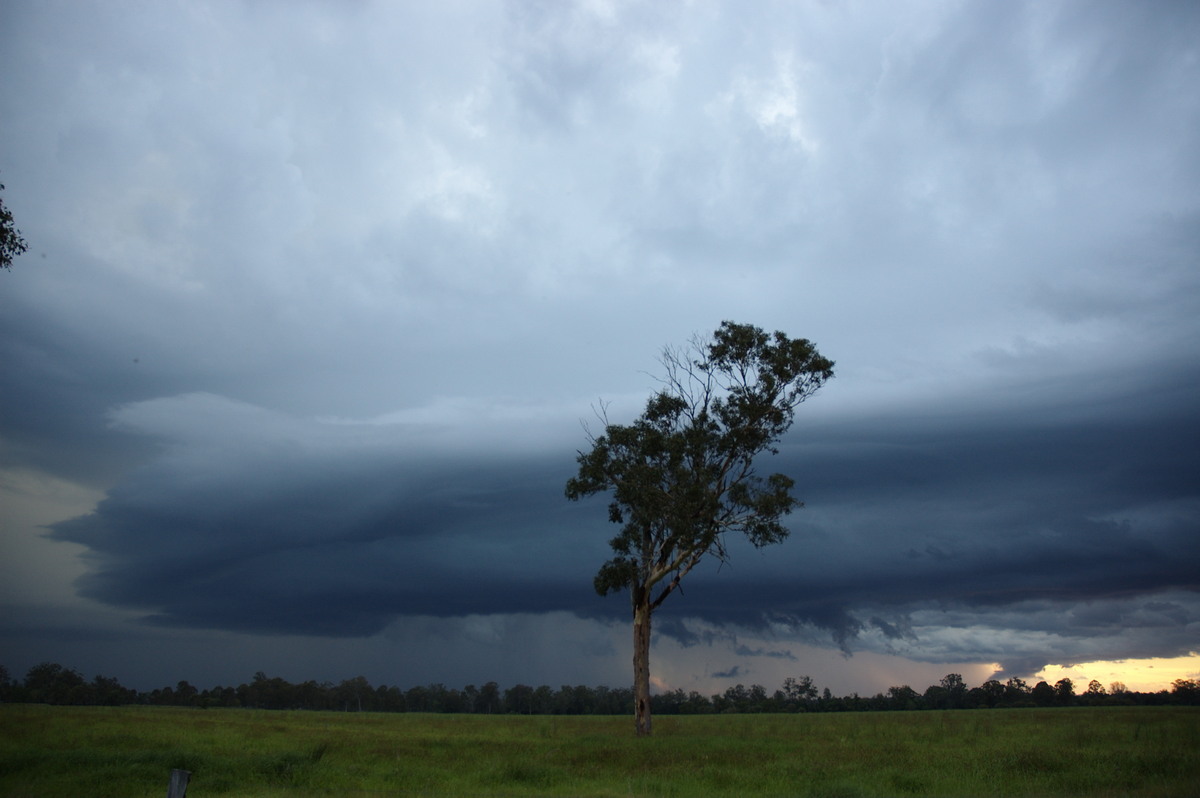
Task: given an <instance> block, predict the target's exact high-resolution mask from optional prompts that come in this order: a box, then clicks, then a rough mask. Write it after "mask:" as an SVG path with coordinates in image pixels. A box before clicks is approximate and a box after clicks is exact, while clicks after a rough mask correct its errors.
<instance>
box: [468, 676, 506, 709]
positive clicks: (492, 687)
mask: <svg viewBox="0 0 1200 798" xmlns="http://www.w3.org/2000/svg"><path fill="white" fill-rule="evenodd" d="M476 706H477V707H478V708H477V709H476V710H475V711H476V712H484V713H487V714H489V715H490V714H492V713H493V712H502V711H504V705H503V702H502V699H501V698H500V685H498V684H496V683H495V682H488V683H487V684H485V685H484V686H483V687H481V688H480V689H479V699H478V704H477V705H476Z"/></svg>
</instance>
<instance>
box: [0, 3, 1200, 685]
mask: <svg viewBox="0 0 1200 798" xmlns="http://www.w3.org/2000/svg"><path fill="white" fill-rule="evenodd" d="M0 30H2V31H3V32H2V33H0V68H3V70H4V72H5V74H6V75H9V76H11V77H10V79H9V80H7V81H6V82H5V85H4V87H3V88H0V142H3V143H2V144H0V182H3V183H4V184H5V185H6V190H5V193H4V197H3V198H4V201H5V204H6V207H9V208H10V209H11V210H12V211H13V212H14V214H15V216H16V219H17V222H18V225H19V226H20V228H21V229H22V232H23V234H24V236H25V238H26V239H27V240H28V241H29V243H30V247H31V249H30V252H29V253H28V254H27V255H25V256H23V257H21V258H19V259H18V260H17V261H16V262H15V263H14V265H13V268H12V270H11V271H10V272H8V273H5V274H0V468H2V469H3V476H4V480H5V483H4V487H5V500H4V501H5V507H6V510H5V511H4V512H6V514H8V515H10V516H11V519H12V520H10V521H9V522H6V524H5V526H6V534H5V538H6V541H5V544H4V545H5V548H6V552H5V553H6V557H5V559H6V560H7V561H8V563H9V565H7V566H6V568H7V569H8V570H9V571H11V576H12V577H13V579H14V580H15V581H13V582H12V584H14V585H26V586H28V585H29V584H32V583H33V582H34V581H36V580H37V579H38V576H37V574H38V573H41V572H42V571H43V570H44V572H45V574H46V577H45V580H44V581H45V582H46V583H47V584H54V585H58V587H57V588H55V589H57V590H60V591H61V595H59V596H57V597H56V598H54V599H52V600H50V599H47V598H46V597H45V596H44V595H37V596H35V595H34V591H32V590H31V589H29V588H28V587H14V588H12V589H10V590H8V591H7V592H6V593H5V595H4V604H5V606H6V607H7V608H8V610H9V615H10V618H13V619H16V620H12V621H10V622H9V623H8V626H7V627H5V628H6V630H7V631H6V632H5V634H6V636H7V637H8V638H9V642H10V644H12V645H14V646H15V649H14V650H17V651H18V652H19V654H18V655H17V656H18V657H26V658H29V659H33V660H41V659H47V658H55V657H57V658H66V657H68V656H69V655H70V654H71V652H72V650H73V649H72V648H71V644H70V642H69V641H70V640H71V639H72V637H73V635H74V636H75V637H76V638H78V639H79V640H83V639H84V637H85V635H83V629H84V626H85V625H86V624H84V623H83V622H82V621H79V620H78V617H79V616H78V615H77V614H75V613H79V612H84V611H85V610H84V609H82V608H86V612H87V613H92V614H94V617H102V618H107V619H108V620H106V621H104V622H103V623H102V624H101V625H103V626H104V628H105V629H106V630H107V631H105V632H104V634H107V635H111V639H113V640H120V639H133V637H134V636H139V637H138V639H150V638H153V639H156V640H160V641H163V640H171V641H175V642H173V643H171V645H173V646H176V649H175V650H178V651H182V650H184V648H183V647H184V646H188V645H198V644H196V643H194V641H198V640H212V639H216V638H213V637H212V636H213V635H218V636H219V635H233V636H240V637H238V638H237V639H239V640H243V641H247V642H246V643H245V645H246V646H248V647H249V646H256V645H258V643H255V642H251V641H257V640H260V639H263V638H269V639H276V640H279V641H281V642H280V646H281V650H282V649H283V648H286V649H287V650H288V651H289V652H290V653H289V656H292V658H293V659H296V658H299V659H300V660H303V658H304V657H305V656H311V658H312V660H311V661H312V662H314V663H315V662H318V661H320V662H331V661H333V660H332V659H330V657H329V655H328V654H327V653H321V652H328V651H329V650H330V649H329V648H328V646H330V645H333V644H337V645H343V646H359V647H360V648H355V649H354V651H356V652H358V656H361V657H362V659H363V660H364V661H366V660H369V659H370V658H371V657H372V656H378V659H379V660H381V661H382V660H383V659H384V656H383V655H382V654H379V653H378V652H381V651H383V650H384V648H381V647H383V646H387V645H391V644H392V642H394V641H397V640H402V641H404V645H405V646H406V647H407V648H406V650H411V652H413V653H411V654H406V656H410V657H411V658H412V659H411V661H407V662H408V665H406V667H409V668H410V671H409V672H410V673H413V674H416V673H424V671H419V669H417V666H416V664H415V663H416V662H417V659H418V658H419V655H418V653H416V652H418V650H420V649H421V648H422V646H423V645H424V643H423V641H425V642H427V641H428V640H429V639H430V638H431V636H433V637H436V638H437V639H438V640H439V641H440V642H439V643H438V644H437V645H436V646H432V647H429V648H430V650H432V649H437V648H440V649H442V650H444V652H446V653H445V657H446V658H447V659H443V660H438V662H440V663H444V662H446V661H449V659H452V658H453V659H455V660H456V661H458V660H462V659H463V657H464V656H466V655H464V652H470V651H472V650H474V649H472V646H482V648H480V649H478V650H480V651H486V652H487V654H486V656H487V657H490V658H491V660H490V661H491V662H494V663H496V665H495V667H496V668H498V669H500V671H501V672H498V673H497V674H496V675H494V676H488V677H486V678H500V679H505V678H507V679H509V680H510V681H519V680H530V679H534V678H544V679H546V680H547V681H553V680H555V679H561V680H562V681H581V680H584V678H583V677H582V676H581V677H579V678H576V676H575V675H574V674H577V673H586V674H588V675H589V677H591V676H595V674H596V673H597V672H598V671H589V670H587V668H588V667H589V666H587V665H585V664H583V662H584V657H583V655H582V654H581V655H579V656H576V655H574V654H565V653H564V654H560V655H556V654H554V653H553V652H554V651H555V647H554V644H553V641H554V640H555V639H556V635H561V639H563V640H571V641H575V643H574V645H575V646H576V648H577V649H578V650H579V651H584V650H585V649H586V650H587V651H589V652H591V653H592V654H593V655H594V657H596V658H614V661H621V657H623V654H622V653H621V652H620V651H619V649H616V648H614V643H613V642H612V641H613V635H614V634H616V635H617V638H616V639H617V640H618V643H617V645H619V641H620V639H622V638H621V637H620V635H623V634H624V632H623V631H622V625H623V622H624V621H625V620H626V619H627V615H628V612H629V610H628V605H627V603H626V602H625V600H623V599H620V598H615V597H609V598H607V599H604V598H601V597H599V596H597V595H595V593H594V591H593V590H592V587H591V579H592V576H593V575H594V573H595V570H596V568H597V567H598V566H599V564H600V563H601V562H603V560H604V559H606V557H607V540H608V539H609V537H611V535H612V534H613V530H611V529H609V528H608V527H609V525H608V524H607V523H606V515H605V512H604V502H603V500H596V501H585V502H581V503H578V504H574V503H569V502H567V501H566V500H565V499H564V497H563V485H564V483H565V481H566V480H567V479H568V478H569V477H570V476H571V475H572V473H573V468H574V465H575V462H574V459H575V452H576V450H577V449H579V448H581V447H583V446H585V445H586V442H587V437H586V434H585V432H584V429H583V428H582V427H581V421H582V422H583V423H584V424H591V425H592V427H593V428H594V427H595V426H596V424H597V423H598V422H597V420H596V417H595V415H594V408H597V407H600V406H602V405H603V406H606V407H607V413H608V415H609V417H610V418H612V419H613V420H616V421H623V420H627V419H629V418H632V417H633V415H635V414H636V413H637V412H638V411H639V410H640V407H641V404H642V402H644V400H645V398H646V397H647V396H648V395H649V394H650V392H652V391H653V390H655V389H656V388H657V386H658V383H657V382H656V379H655V374H656V373H657V370H658V364H657V361H656V359H655V358H656V355H657V354H658V352H659V351H660V349H661V347H662V346H664V345H673V344H681V343H684V342H685V341H686V340H687V339H688V338H689V337H690V336H692V335H693V334H695V333H701V334H703V333H705V332H707V331H710V330H712V329H714V328H715V327H716V325H717V324H718V323H719V322H720V321H722V320H723V319H732V320H734V321H738V322H747V323H752V324H757V325H759V326H762V327H764V328H767V329H780V330H783V331H784V332H786V333H788V334H789V335H792V336H796V337H807V338H810V339H812V340H813V341H814V342H815V343H816V344H817V345H818V347H819V348H820V350H821V352H822V354H824V355H826V356H828V357H830V358H832V359H834V360H835V361H836V362H837V377H836V379H834V380H833V381H832V382H831V383H830V384H829V385H828V386H826V387H825V388H824V389H823V390H822V392H821V393H819V394H818V395H817V396H815V397H814V398H813V399H811V400H810V401H809V402H808V403H807V404H805V405H804V406H802V407H801V408H800V409H799V412H798V415H797V423H796V426H795V427H794V428H793V430H792V431H791V433H790V434H789V436H788V437H787V438H786V440H785V441H784V442H783V445H782V447H781V452H780V453H779V455H777V456H776V457H774V458H772V459H770V460H769V461H766V462H764V463H763V464H762V468H763V469H764V470H765V469H770V470H778V471H782V472H784V473H787V474H789V475H791V476H793V477H794V478H795V479H796V482H797V491H796V492H797V495H798V497H799V498H801V499H802V500H803V501H804V502H805V504H806V506H805V508H804V509H802V510H798V511H797V512H796V513H795V514H794V515H792V516H791V517H790V518H789V524H790V527H791V529H792V535H791V538H790V539H789V540H788V541H787V542H786V543H785V544H784V545H782V546H778V547H772V548H771V549H768V550H763V551H756V550H754V549H753V548H750V547H749V546H744V545H738V544H736V543H735V544H734V545H733V546H732V554H733V556H732V559H731V561H730V563H728V564H727V565H725V566H723V567H717V565H716V564H710V566H709V567H706V568H703V569H700V570H698V571H697V572H695V573H694V574H692V575H691V576H689V579H688V580H687V582H685V584H684V588H683V592H682V594H681V595H678V596H673V597H672V599H671V601H670V602H668V603H667V604H666V605H664V608H663V611H662V613H661V615H660V617H659V618H658V619H657V620H656V623H657V624H658V625H657V627H656V631H657V632H658V635H659V638H658V642H657V643H656V645H658V646H659V650H658V653H657V654H656V657H658V659H656V660H655V662H656V663H659V662H661V663H662V665H663V673H664V674H667V677H666V678H669V679H676V680H677V682H676V683H678V680H679V679H683V678H684V675H686V673H695V674H703V675H704V677H705V678H718V677H720V678H728V679H733V678H735V677H736V678H754V677H755V673H756V669H762V668H764V667H766V664H767V663H770V664H771V666H772V667H787V668H791V669H792V670H793V671H795V672H797V673H800V672H804V671H805V668H806V660H805V657H806V656H808V654H806V653H805V652H811V651H812V650H829V651H833V652H838V653H840V654H845V655H853V656H859V655H860V654H872V655H875V654H878V655H880V656H891V657H898V658H902V659H903V660H905V661H911V662H917V663H931V664H938V663H986V664H994V665H998V666H999V667H1000V669H1001V670H1002V671H1003V672H1004V673H1009V674H1014V675H1028V674H1031V673H1034V672H1036V671H1037V670H1038V668H1040V667H1042V666H1044V665H1046V664H1047V663H1051V662H1054V663H1071V662H1081V661H1088V660H1096V659H1123V658H1134V657H1152V656H1175V655H1181V654H1187V653H1188V652H1189V651H1194V650H1195V648H1196V641H1197V640H1198V639H1200V578H1198V576H1197V575H1198V574H1200V144H1198V142H1197V138H1196V136H1195V131H1196V130H1197V129H1198V128H1200V58H1198V51H1197V48H1196V45H1195V42H1196V41H1197V40H1198V39H1200V10H1198V9H1197V8H1196V7H1194V6H1193V5H1192V4H1187V3H1178V4H1155V5H1147V4H1140V3H1132V2H1131V3H1115V4H1108V5H1105V6H1103V7H1096V6H1094V5H1091V4H1084V3H1072V2H1062V3H1053V4H1045V3H1009V4H991V3H966V4H941V3H933V4H907V3H904V4H893V5H887V6H879V5H863V6H859V5H855V4H853V3H850V4H833V5H830V4H816V3H813V4H807V3H784V4H766V5H759V6H755V7H753V8H751V9H747V8H744V7H742V6H737V5H733V4H724V3H718V2H712V3H709V2H702V3H695V4H689V5H687V6H686V7H685V6H679V7H674V6H664V5H662V4H657V3H639V2H613V3H608V2H594V3H562V4H551V5H548V6H547V5H541V4H534V3H521V2H513V3H471V2H467V3H459V4H454V3H451V4H439V5H437V6H431V5H399V6H395V5H390V4H378V5H376V4H370V3H368V4H362V5H356V6H354V7H353V8H350V7H345V8H343V7H323V6H320V5H307V4H298V5H285V6H275V5H264V4H250V3H247V4H242V3H227V4H217V5H209V6H205V5H189V6H184V7H178V6H167V5H163V4H154V3H148V4H145V5H141V6H137V5H135V6H129V7H123V8H121V9H114V8H111V7H108V6H105V5H102V4H82V5H81V4H76V3H69V4H61V5H60V4H55V3H36V4H35V3H16V4H9V5H8V6H6V7H5V9H4V10H3V11H2V12H0ZM31 484H37V485H42V486H43V488H39V490H40V491H41V492H40V493H37V492H31V489H29V488H27V486H28V485H31ZM48 485H49V486H60V487H56V488H53V489H51V488H49V487H44V486H48ZM61 486H73V488H72V490H76V493H71V495H72V496H75V495H77V494H79V495H82V494H81V493H80V492H94V493H96V494H97V495H98V496H99V500H98V501H97V502H95V504H94V507H93V508H92V509H91V510H90V511H89V512H83V513H80V512H79V511H78V508H77V507H76V506H75V503H69V502H67V501H66V499H65V498H64V497H65V496H66V495H67V492H68V491H67V488H66V487H61ZM35 493H36V495H35ZM89 495H90V494H89ZM68 506H69V509H68ZM56 508H57V509H56ZM35 516H37V518H38V519H39V521H38V523H37V524H34V523H32V522H30V521H28V520H27V519H30V518H33V517H35ZM22 563H25V564H26V565H23V564H22ZM39 569H40V570H39ZM68 572H71V573H70V577H69V578H66V577H64V576H63V574H65V573H68ZM51 574H53V576H51ZM22 580H24V581H22ZM47 590H48V589H47ZM106 613H108V614H106ZM89 617H93V616H89ZM90 628H91V632H90V633H95V634H99V633H98V632H96V628H95V625H94V624H90ZM35 629H53V630H59V631H56V632H54V634H53V635H50V636H49V637H47V636H45V635H43V636H42V637H37V640H38V641H41V642H37V643H36V644H35V643H33V642H30V641H31V640H33V639H34V638H35V637H36V635H34V634H33V631H31V630H35ZM71 630H75V632H74V633H73V632H72V631H71ZM434 630H438V631H434ZM614 630H615V631H614ZM60 632H61V633H60ZM122 635H125V636H129V637H127V638H122ZM156 635H157V637H155V636H156ZM140 636H149V638H143V637H140ZM51 637H52V638H53V640H54V642H53V645H51V644H50V643H46V642H45V640H48V639H50V638H51ZM88 639H91V638H88ZM222 639H224V638H222ZM230 639H233V638H230ZM587 640H591V642H590V643H587V644H586V645H585V644H584V643H583V642H580V641H587ZM187 641H193V642H187ZM282 641H286V644H285V643H284V642H282ZM389 641H392V642H389ZM81 645H82V644H81ZM39 646H41V648H39ZM372 646H376V647H377V648H375V649H372V648H371V647H372ZM47 647H49V648H50V649H52V650H47ZM701 649H703V650H704V651H706V652H713V651H719V652H720V656H719V657H717V658H716V659H713V660H712V661H711V662H710V661H708V659H703V660H702V661H701V660H697V661H696V662H695V663H691V664H689V665H687V666H686V667H685V666H683V665H680V664H679V662H683V661H685V660H687V658H688V657H690V656H692V655H693V654H695V655H696V656H700V655H699V654H696V652H699V651H700V650H701ZM78 650H79V651H81V652H82V651H83V650H84V649H83V648H79V649H78ZM188 650H189V651H190V650H191V649H188ZM246 650H250V648H247V649H246ZM254 650H256V651H257V650H259V649H254ZM347 650H349V649H347ZM387 650H388V651H389V652H390V651H392V649H387ZM372 651H375V652H376V654H372V653H371V652H372ZM306 652H308V653H307V654H306ZM529 652H543V654H544V656H543V657H542V658H539V659H538V661H537V663H536V664H534V663H533V662H531V659H530V657H529V656H525V654H528V653H529ZM689 652H691V653H689ZM105 656H106V657H107V659H105V663H111V666H110V667H119V666H120V663H119V658H118V657H116V656H115V655H112V654H106V655H105ZM207 656H208V657H209V659H210V660H211V662H212V663H216V662H217V661H218V659H219V656H220V655H219V653H217V652H214V653H211V654H209V655H207ZM428 656H429V657H431V658H432V657H434V656H435V655H434V654H432V653H431V654H429V655H428ZM556 656H557V657H559V659H560V661H561V667H560V669H559V670H556V669H555V665H554V660H555V657H556ZM704 657H708V654H705V655H704ZM323 658H324V659H323ZM164 661H165V660H164ZM432 661H433V660H432V659H431V662H432ZM606 661H607V660H606ZM239 662H241V660H239ZM339 662H344V660H339ZM67 664H68V665H80V666H82V667H83V668H84V669H85V670H86V669H90V667H91V666H89V665H87V664H86V663H73V662H68V663H67ZM14 665H16V663H15V662H14ZM164 667H165V666H164ZM339 667H340V666H339ZM430 667H431V668H432V667H433V666H432V665H431V666H430ZM440 667H441V666H440ZM981 667H982V666H981ZM621 668H622V669H623V668H624V665H623V664H622V665H621ZM689 668H690V670H689ZM522 669H524V670H522ZM219 671H220V668H219V666H218V665H216V664H213V666H212V669H211V671H210V672H214V673H216V672H219ZM456 672H457V671H456ZM531 672H535V673H539V674H543V676H541V677H534V676H529V675H525V674H526V673H531ZM614 672H618V671H614ZM762 672H763V671H762V670H758V671H757V673H762ZM618 673H619V672H618ZM681 674H683V675H681ZM722 674H723V676H721V675H722ZM318 675H320V674H308V673H298V674H296V676H298V677H299V676H302V677H303V678H310V677H313V676H318ZM330 675H331V676H337V675H338V674H330ZM341 675H343V676H345V675H350V674H341ZM162 678H163V679H164V680H167V681H169V680H170V679H171V678H172V676H171V674H164V676H163V677H162ZM243 678H244V677H243ZM373 678H375V679H376V680H379V679H380V678H381V677H380V676H375V677H373ZM414 678H416V677H415V676H414ZM433 678H436V679H437V680H439V681H443V680H450V679H453V678H454V677H453V676H449V675H447V676H435V677H433ZM474 678H476V679H478V678H483V677H474ZM386 680H387V681H390V682H394V681H396V678H395V677H388V678H387V679H386ZM897 681H899V677H897ZM664 683H666V682H664ZM863 689H864V691H865V690H867V689H870V688H869V687H867V686H864V687H863Z"/></svg>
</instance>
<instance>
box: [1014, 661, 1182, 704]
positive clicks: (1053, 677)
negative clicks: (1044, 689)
mask: <svg viewBox="0 0 1200 798" xmlns="http://www.w3.org/2000/svg"><path fill="white" fill-rule="evenodd" d="M1035 678H1037V679H1039V680H1044V681H1046V682H1049V683H1050V684H1054V683H1055V682H1057V681H1058V680H1059V679H1064V678H1065V679H1070V680H1071V683H1072V684H1073V685H1074V687H1075V692H1076V693H1077V694H1078V693H1082V692H1084V691H1085V690H1087V686H1088V684H1089V683H1090V682H1091V681H1092V680H1095V681H1097V682H1100V684H1101V685H1102V686H1103V687H1104V689H1105V690H1107V691H1110V692H1111V691H1112V686H1113V685H1114V684H1116V683H1120V684H1122V685H1124V686H1125V689H1127V690H1129V691H1131V692H1136V693H1156V692H1159V691H1160V690H1168V691H1169V690H1170V689H1171V684H1172V682H1174V681H1175V680H1176V679H1200V654H1197V653H1196V652H1194V651H1193V652H1191V653H1190V654H1188V655H1187V656H1186V657H1166V658H1164V657H1152V658H1148V659H1126V660H1115V661H1111V662H1103V661H1102V662H1081V663H1079V664H1078V665H1047V666H1046V667H1045V668H1043V669H1042V670H1041V671H1039V672H1038V674H1037V676H1036V677H1035Z"/></svg>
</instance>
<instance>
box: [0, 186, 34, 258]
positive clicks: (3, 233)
mask: <svg viewBox="0 0 1200 798" xmlns="http://www.w3.org/2000/svg"><path fill="white" fill-rule="evenodd" d="M3 190H4V184H3V183H0V191H3ZM28 249H29V245H28V244H26V243H25V239H24V238H22V237H21V231H20V230H18V229H17V228H16V225H15V224H14V222H13V215H12V211H10V210H9V209H8V208H6V207H4V200H2V199H0V269H8V268H11V267H12V262H13V258H15V257H17V256H18V255H21V254H22V253H24V252H25V251H26V250H28Z"/></svg>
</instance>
